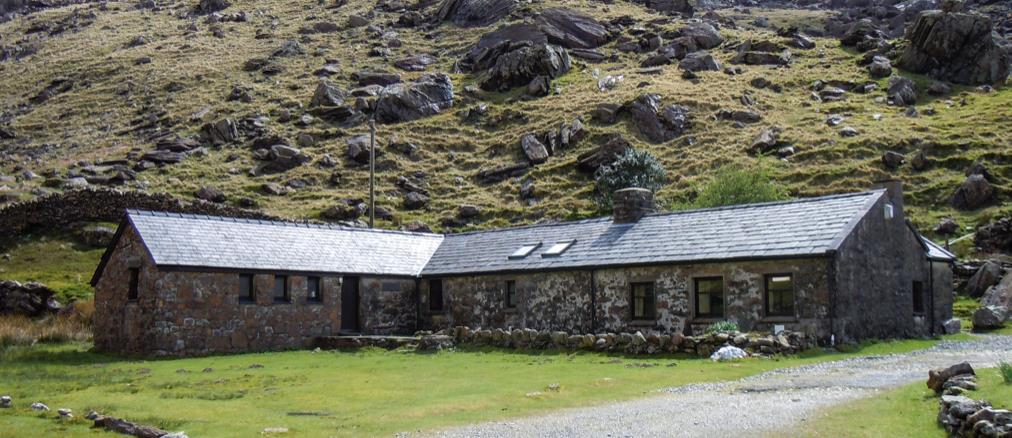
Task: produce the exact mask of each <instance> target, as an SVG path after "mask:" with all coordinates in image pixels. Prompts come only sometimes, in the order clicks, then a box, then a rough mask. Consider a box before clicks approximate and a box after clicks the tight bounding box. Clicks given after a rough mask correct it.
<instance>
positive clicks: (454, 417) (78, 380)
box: [0, 340, 936, 437]
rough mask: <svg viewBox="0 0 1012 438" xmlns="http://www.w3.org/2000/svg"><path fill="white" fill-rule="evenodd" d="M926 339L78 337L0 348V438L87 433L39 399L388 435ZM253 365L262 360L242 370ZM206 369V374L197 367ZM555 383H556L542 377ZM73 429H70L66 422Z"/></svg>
mask: <svg viewBox="0 0 1012 438" xmlns="http://www.w3.org/2000/svg"><path fill="white" fill-rule="evenodd" d="M935 342H936V341H934V340H904V341H892V342H883V343H877V344H871V343H866V344H863V345H861V346H858V347H856V348H854V349H853V350H851V351H848V352H846V353H825V352H822V351H821V350H812V351H809V352H806V353H805V354H803V355H800V356H795V357H781V358H774V359H748V360H744V361H740V362H736V363H714V362H711V361H709V360H707V359H699V358H687V357H682V356H649V357H631V356H622V355H608V354H599V353H560V352H545V353H525V352H513V351H502V350H472V351H460V352H441V353H436V354H419V353H414V352H402V351H392V352H391V351H380V350H364V351H360V352H319V353H313V352H310V351H290V352H277V353H262V354H244V355H234V356H219V357H206V358H191V359H178V360H127V359H123V358H118V357H110V356H104V355H101V354H95V353H91V352H89V351H88V349H89V348H90V345H89V344H63V345H36V346H33V347H10V348H8V349H7V350H6V351H4V352H3V353H2V354H0V364H2V366H0V393H3V394H10V395H11V396H13V397H14V399H15V401H16V403H17V407H16V409H13V410H3V411H0V422H3V423H6V424H11V425H13V426H14V427H13V428H0V437H9V436H10V437H12V436H18V435H19V432H18V431H23V430H33V431H40V432H39V434H40V435H43V436H56V435H59V436H70V437H76V436H91V435H92V434H93V432H92V431H91V430H89V429H88V428H86V427H84V424H85V423H84V422H78V423H73V424H72V425H71V426H67V425H64V424H61V423H59V422H58V421H56V420H55V419H54V417H55V414H51V415H46V416H42V417H40V416H39V415H37V414H35V413H33V412H31V411H30V410H28V409H27V405H28V404H30V403H31V402H32V401H43V402H45V403H47V404H48V405H49V406H50V407H51V408H53V409H54V410H55V409H56V408H62V407H67V408H71V409H73V410H74V412H76V413H78V415H79V416H83V415H84V414H85V413H87V412H88V411H89V410H92V409H94V410H97V411H100V412H102V413H105V414H109V415H115V416H121V417H125V418H127V419H130V420H134V421H139V422H143V423H149V424H153V425H159V426H162V427H165V428H166V429H172V430H185V431H186V432H188V433H190V434H191V436H215V437H232V436H234V437H247V436H253V435H257V434H259V433H260V432H261V431H262V430H263V429H264V428H266V427H287V428H289V429H291V430H292V431H293V432H296V433H298V435H299V436H337V437H345V436H390V435H391V434H394V433H397V432H402V431H415V430H430V429H436V428H441V427H446V426H452V425H457V424H464V423H468V422H475V421H486V420H495V419H501V418H506V417H513V416H521V415H529V414H535V413H539V412H544V411H548V410H554V409H560V408H566V407H574V406H585V405H592V404H600V403H605V402H609V401H617V400H625V399H630V398H635V397H645V396H650V395H652V394H654V393H655V391H656V390H657V389H660V388H664V387H669V386H677V385H684V384H688V383H694V382H706V381H717V380H727V379H737V378H741V377H744V376H748V375H753V374H756V373H760V372H763V371H767V370H770V369H774V368H780V367H789V366H798V365H804V364H810V363H815V362H820V361H826V360H833V359H842V358H846V357H853V356H857V355H878V354H887V353H894V352H905V351H911V350H916V349H921V348H926V347H930V346H931V345H933V344H934V343H935ZM254 364H258V365H262V367H254V366H253V365H254ZM205 369H210V370H209V371H207V372H205V371H204V370H205ZM552 384H559V385H560V388H561V389H560V390H559V391H557V392H556V391H551V390H549V389H548V386H549V385H552ZM77 424H80V425H81V426H80V427H78V426H77Z"/></svg>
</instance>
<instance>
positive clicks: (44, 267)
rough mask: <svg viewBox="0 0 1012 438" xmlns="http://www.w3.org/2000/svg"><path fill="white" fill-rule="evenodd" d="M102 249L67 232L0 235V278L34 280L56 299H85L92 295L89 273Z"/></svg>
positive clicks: (92, 270) (93, 270)
mask: <svg viewBox="0 0 1012 438" xmlns="http://www.w3.org/2000/svg"><path fill="white" fill-rule="evenodd" d="M104 251H105V249H104V248H90V247H87V246H84V245H82V244H80V243H78V242H77V241H76V239H75V238H74V237H73V236H72V235H70V234H69V233H45V234H20V235H17V236H13V237H0V253H5V254H10V256H11V259H10V260H5V259H2V258H0V279H3V280H17V281H20V282H22V283H24V282H29V281H38V282H41V283H43V284H45V285H46V286H49V288H50V289H52V290H53V291H55V292H56V293H57V299H59V300H60V302H63V303H66V302H67V301H69V299H71V298H73V299H87V298H90V297H91V295H92V288H91V284H89V283H90V282H91V275H92V274H93V273H94V272H95V267H96V266H98V261H99V259H101V258H102V253H103V252H104Z"/></svg>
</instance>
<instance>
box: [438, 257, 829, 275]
mask: <svg viewBox="0 0 1012 438" xmlns="http://www.w3.org/2000/svg"><path fill="white" fill-rule="evenodd" d="M831 256H832V254H831V253H829V252H819V251H816V252H810V253H786V254H776V255H769V256H740V257H728V258H699V259H681V260H674V259H673V260H666V261H665V260H657V261H649V262H632V263H630V262H609V263H585V264H573V265H563V266H550V267H534V268H528V267H511V268H503V269H499V268H494V269H481V268H477V269H474V270H466V271H462V270H443V271H433V272H425V271H424V270H423V271H422V273H421V274H420V275H419V277H420V278H437V277H441V278H445V277H468V276H472V275H489V274H496V275H508V274H513V273H530V272H552V271H576V270H583V271H586V270H594V269H611V268H624V267H641V266H663V265H693V264H711V263H733V262H748V261H765V260H797V259H820V258H826V257H831Z"/></svg>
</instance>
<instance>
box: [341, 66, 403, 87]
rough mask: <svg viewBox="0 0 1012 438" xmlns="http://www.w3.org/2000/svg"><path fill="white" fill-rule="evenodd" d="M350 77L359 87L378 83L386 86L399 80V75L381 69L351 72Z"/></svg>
mask: <svg viewBox="0 0 1012 438" xmlns="http://www.w3.org/2000/svg"><path fill="white" fill-rule="evenodd" d="M351 79H352V80H354V81H356V82H358V85H359V86H361V87H367V86H370V85H379V86H382V87H387V86H390V85H393V84H397V83H400V82H401V75H399V74H397V73H388V72H383V71H370V70H362V71H357V72H354V73H352V74H351Z"/></svg>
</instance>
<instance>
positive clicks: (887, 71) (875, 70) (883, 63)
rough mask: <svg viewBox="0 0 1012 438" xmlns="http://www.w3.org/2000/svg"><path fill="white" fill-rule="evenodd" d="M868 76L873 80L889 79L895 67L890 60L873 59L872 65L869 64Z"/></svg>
mask: <svg viewBox="0 0 1012 438" xmlns="http://www.w3.org/2000/svg"><path fill="white" fill-rule="evenodd" d="M868 74H870V75H871V77H873V78H887V77H889V76H890V75H892V74H893V65H892V63H891V62H889V58H886V57H884V56H876V57H874V58H872V61H871V64H868Z"/></svg>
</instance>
